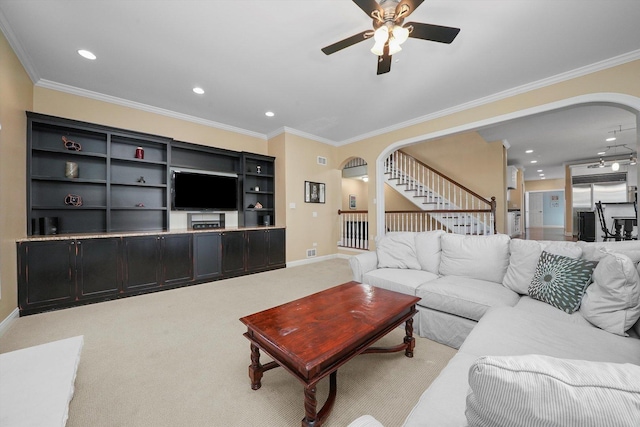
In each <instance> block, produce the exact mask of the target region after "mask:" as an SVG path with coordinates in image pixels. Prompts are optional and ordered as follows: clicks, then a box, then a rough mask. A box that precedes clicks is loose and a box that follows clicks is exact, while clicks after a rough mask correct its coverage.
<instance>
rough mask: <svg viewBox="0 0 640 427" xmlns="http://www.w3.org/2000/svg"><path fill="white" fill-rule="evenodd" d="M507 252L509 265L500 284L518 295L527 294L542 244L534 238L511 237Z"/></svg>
mask: <svg viewBox="0 0 640 427" xmlns="http://www.w3.org/2000/svg"><path fill="white" fill-rule="evenodd" d="M509 252H510V253H511V254H510V256H509V267H508V268H507V272H506V273H505V275H504V279H503V280H502V285H503V286H504V287H506V288H507V289H511V290H512V291H514V292H517V293H519V294H520V295H527V293H528V290H529V284H530V283H531V279H533V275H534V274H535V272H536V266H537V265H538V259H539V258H540V254H541V253H542V245H541V244H540V243H538V242H537V241H535V240H522V239H511V242H509Z"/></svg>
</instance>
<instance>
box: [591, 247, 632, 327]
mask: <svg viewBox="0 0 640 427" xmlns="http://www.w3.org/2000/svg"><path fill="white" fill-rule="evenodd" d="M581 311H582V315H583V316H584V318H585V319H587V320H588V321H589V322H591V323H593V324H594V325H596V326H598V327H599V328H602V329H604V330H605V331H608V332H611V333H614V334H618V335H626V334H625V333H626V331H627V330H628V329H629V328H631V327H632V326H633V325H634V323H636V321H638V318H639V317H640V277H639V276H638V271H637V270H636V266H635V265H634V264H633V262H632V261H631V260H630V259H629V257H627V256H626V255H623V254H608V255H606V256H605V257H604V258H602V260H600V262H599V263H598V266H597V267H596V269H595V270H594V272H593V284H592V285H591V286H589V287H588V288H587V291H586V293H585V296H584V298H583V301H582V308H581Z"/></svg>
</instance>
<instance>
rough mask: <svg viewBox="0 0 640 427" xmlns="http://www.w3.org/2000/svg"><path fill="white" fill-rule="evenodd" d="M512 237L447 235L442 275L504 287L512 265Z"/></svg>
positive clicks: (445, 237)
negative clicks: (504, 281)
mask: <svg viewBox="0 0 640 427" xmlns="http://www.w3.org/2000/svg"><path fill="white" fill-rule="evenodd" d="M509 240H510V238H509V236H507V235H505V234H495V235H491V236H464V235H460V234H452V233H447V234H444V235H443V236H442V237H441V239H440V241H441V245H442V253H441V259H440V268H439V272H440V275H442V276H451V275H453V276H464V277H470V278H473V279H479V280H487V281H489V282H495V283H502V279H503V278H504V275H505V273H506V271H507V267H508V265H509Z"/></svg>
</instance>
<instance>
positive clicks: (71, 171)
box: [64, 162, 78, 178]
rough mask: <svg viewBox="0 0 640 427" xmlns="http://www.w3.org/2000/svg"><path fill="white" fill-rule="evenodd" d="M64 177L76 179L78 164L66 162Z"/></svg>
mask: <svg viewBox="0 0 640 427" xmlns="http://www.w3.org/2000/svg"><path fill="white" fill-rule="evenodd" d="M64 176H66V177H67V178H77V177H78V164H77V163H75V162H67V163H66V164H65V167H64Z"/></svg>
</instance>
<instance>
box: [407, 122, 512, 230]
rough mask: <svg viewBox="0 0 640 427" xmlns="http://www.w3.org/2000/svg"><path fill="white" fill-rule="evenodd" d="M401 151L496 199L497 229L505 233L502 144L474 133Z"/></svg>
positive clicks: (480, 193) (504, 170)
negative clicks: (487, 140) (489, 140)
mask: <svg viewBox="0 0 640 427" xmlns="http://www.w3.org/2000/svg"><path fill="white" fill-rule="evenodd" d="M403 151H404V152H406V153H407V154H409V155H411V156H413V157H415V158H417V159H418V160H420V161H421V162H423V163H425V164H427V165H429V166H430V167H432V168H434V169H436V170H437V171H438V172H440V173H443V174H444V175H446V176H448V177H449V178H451V179H453V180H454V181H457V182H459V183H460V184H462V185H463V186H465V187H467V188H468V189H470V190H471V191H473V192H475V193H477V194H479V195H480V196H482V197H484V198H485V199H487V200H491V197H495V198H496V202H497V205H496V228H497V229H498V232H499V233H503V232H504V230H505V223H504V221H505V218H506V209H507V206H506V194H507V193H506V188H507V186H506V181H505V174H506V166H507V163H506V157H505V149H504V146H503V145H502V142H501V141H495V142H490V143H487V142H486V141H485V140H484V139H483V138H482V137H481V136H480V135H479V134H478V133H477V132H466V133H462V134H456V135H452V136H450V137H447V138H440V139H435V140H432V141H427V142H423V143H420V144H415V145H412V146H409V147H406V148H403Z"/></svg>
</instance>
